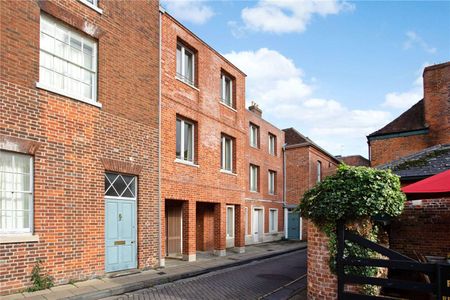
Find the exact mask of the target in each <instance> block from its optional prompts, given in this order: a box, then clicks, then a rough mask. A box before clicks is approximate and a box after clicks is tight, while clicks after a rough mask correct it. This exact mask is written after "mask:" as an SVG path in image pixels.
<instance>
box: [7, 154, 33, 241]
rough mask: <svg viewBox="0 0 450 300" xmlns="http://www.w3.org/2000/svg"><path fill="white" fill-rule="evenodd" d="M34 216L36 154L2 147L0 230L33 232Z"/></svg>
mask: <svg viewBox="0 0 450 300" xmlns="http://www.w3.org/2000/svg"><path fill="white" fill-rule="evenodd" d="M32 218H33V158H32V157H31V156H29V155H24V154H18V153H12V152H6V151H0V234H1V233H26V232H31V231H32V224H33V219H32Z"/></svg>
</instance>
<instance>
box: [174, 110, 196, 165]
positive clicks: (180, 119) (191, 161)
mask: <svg viewBox="0 0 450 300" xmlns="http://www.w3.org/2000/svg"><path fill="white" fill-rule="evenodd" d="M177 121H180V123H181V126H180V139H181V140H180V143H181V144H180V157H177V156H176V155H177V151H176V138H177V137H176V132H175V156H176V160H179V161H182V162H186V163H189V164H194V162H195V124H194V123H192V122H189V121H186V120H184V119H183V118H178V117H177ZM175 124H176V123H175ZM185 124H189V125H191V126H192V141H191V143H192V160H189V159H184V154H183V153H184V150H185V149H184V127H185V126H184V125H185ZM175 131H176V125H175Z"/></svg>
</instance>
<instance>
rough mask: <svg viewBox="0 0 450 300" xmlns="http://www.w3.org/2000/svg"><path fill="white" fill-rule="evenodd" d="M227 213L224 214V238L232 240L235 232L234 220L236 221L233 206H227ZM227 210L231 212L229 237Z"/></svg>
mask: <svg viewBox="0 0 450 300" xmlns="http://www.w3.org/2000/svg"><path fill="white" fill-rule="evenodd" d="M226 209H227V213H226V225H227V230H226V232H225V234H226V236H227V239H233V238H234V232H235V224H234V223H235V220H236V215H235V207H234V205H227V208H226ZM229 209H231V210H232V216H233V217H232V224H231V225H232V227H233V229H232V230H231V235H230V234H228V221H229V219H228V210H229Z"/></svg>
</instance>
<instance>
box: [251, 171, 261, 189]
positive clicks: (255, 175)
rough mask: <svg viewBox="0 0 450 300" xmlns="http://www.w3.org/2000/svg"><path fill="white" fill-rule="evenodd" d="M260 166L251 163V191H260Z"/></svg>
mask: <svg viewBox="0 0 450 300" xmlns="http://www.w3.org/2000/svg"><path fill="white" fill-rule="evenodd" d="M258 173H259V167H258V166H255V165H250V191H251V192H257V191H258V181H259V178H258V177H259V174H258Z"/></svg>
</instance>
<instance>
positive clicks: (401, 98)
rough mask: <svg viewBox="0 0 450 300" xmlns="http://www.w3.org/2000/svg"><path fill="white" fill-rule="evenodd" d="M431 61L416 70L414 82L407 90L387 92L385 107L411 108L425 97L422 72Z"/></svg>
mask: <svg viewBox="0 0 450 300" xmlns="http://www.w3.org/2000/svg"><path fill="white" fill-rule="evenodd" d="M429 65H430V64H429V63H425V64H423V65H422V67H421V68H420V69H419V70H418V71H417V72H416V73H417V74H416V76H417V77H416V79H415V80H414V82H413V83H412V87H411V88H410V89H409V90H407V91H405V92H390V93H387V94H386V96H385V98H384V102H383V104H382V106H383V107H389V108H394V109H399V110H404V109H407V108H410V107H411V106H413V105H414V104H416V103H417V102H418V101H419V100H420V99H422V98H423V80H422V72H423V69H424V68H425V67H427V66H429Z"/></svg>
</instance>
